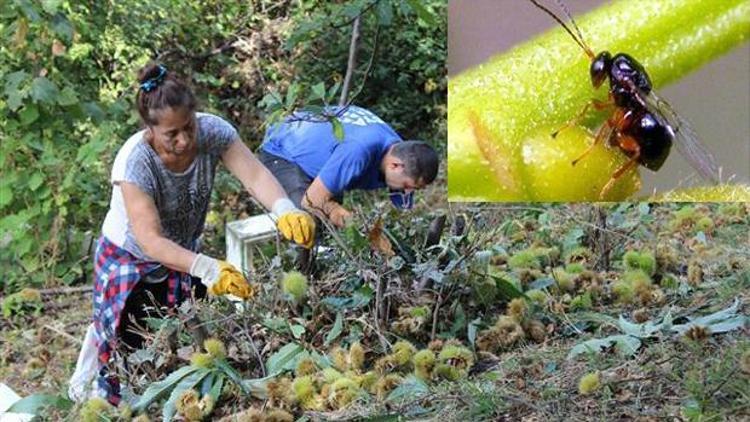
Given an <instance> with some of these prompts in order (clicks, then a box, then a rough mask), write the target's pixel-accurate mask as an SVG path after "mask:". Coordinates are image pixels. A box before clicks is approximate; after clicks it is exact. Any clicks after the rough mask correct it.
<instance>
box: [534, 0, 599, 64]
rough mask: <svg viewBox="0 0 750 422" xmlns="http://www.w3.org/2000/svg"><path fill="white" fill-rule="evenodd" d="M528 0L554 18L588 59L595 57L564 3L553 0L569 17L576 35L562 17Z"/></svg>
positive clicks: (535, 0) (536, 2)
mask: <svg viewBox="0 0 750 422" xmlns="http://www.w3.org/2000/svg"><path fill="white" fill-rule="evenodd" d="M529 1H530V2H532V3H533V4H534V6H536V7H537V8H539V9H541V10H542V11H543V12H544V13H546V14H548V15H550V16H551V17H552V19H554V20H555V21H556V22H557V23H559V24H560V25H561V26H562V27H563V29H565V31H566V32H567V33H568V34H570V36H571V37H572V38H573V40H574V41H575V42H576V44H578V45H579V46H580V47H581V48H582V49H583V51H584V52H585V53H586V55H587V56H589V58H590V59H592V60H593V59H594V57H596V55H595V54H594V52H593V51H592V50H591V48H589V46H588V45H587V44H586V42H585V41H584V40H583V35H582V34H581V30H580V28H578V25H576V22H575V20H573V17H572V16H571V15H570V12H568V9H567V8H566V7H565V5H564V4H563V3H562V2H561V1H560V0H555V1H556V3H557V4H558V6H560V8H561V9H562V10H563V12H564V13H565V15H566V16H567V17H568V19H570V22H571V23H572V24H573V27H574V28H575V29H576V32H577V33H578V36H576V34H574V33H573V31H571V30H570V28H568V25H566V24H565V22H563V20H562V19H560V18H559V17H558V16H557V15H555V14H554V13H553V12H552V11H551V10H549V9H548V8H547V7H545V6H543V5H541V4H539V2H538V1H537V0H529Z"/></svg>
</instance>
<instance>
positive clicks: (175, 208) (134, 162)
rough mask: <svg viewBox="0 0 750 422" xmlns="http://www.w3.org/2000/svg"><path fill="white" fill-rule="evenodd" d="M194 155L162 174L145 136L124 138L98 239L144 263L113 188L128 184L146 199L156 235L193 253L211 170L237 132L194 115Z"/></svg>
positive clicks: (210, 117)
mask: <svg viewBox="0 0 750 422" xmlns="http://www.w3.org/2000/svg"><path fill="white" fill-rule="evenodd" d="M196 119H197V126H198V134H197V143H198V152H197V154H196V157H195V159H194V160H193V163H192V164H191V165H190V166H189V167H188V169H187V170H185V171H184V172H182V173H176V172H173V171H171V170H169V169H167V168H166V167H165V166H164V164H163V163H162V161H161V158H159V155H158V154H157V153H156V151H154V150H153V148H151V146H150V145H149V144H148V142H146V140H145V138H144V134H145V130H143V131H140V132H138V133H136V134H135V135H133V136H132V137H130V139H128V140H127V141H126V142H125V145H123V146H122V148H120V151H119V152H118V153H117V157H116V158H115V162H114V165H113V166H112V177H111V179H110V181H111V183H112V185H113V188H112V199H111V201H110V206H109V211H108V212H107V216H106V217H105V219H104V224H103V225H102V233H103V235H104V236H106V237H107V238H109V240H111V241H112V242H113V243H115V244H116V245H118V246H120V247H122V248H124V249H126V250H127V251H129V252H130V253H132V254H133V255H135V256H136V257H138V258H141V259H149V257H147V256H146V255H145V254H144V253H143V251H142V250H141V248H140V247H139V246H138V243H137V242H136V240H135V236H134V235H133V231H132V227H131V225H130V222H129V221H128V218H127V213H126V210H125V203H124V201H123V198H122V191H121V190H120V186H119V185H118V182H128V183H132V184H134V185H136V186H138V188H140V189H141V190H142V191H143V192H145V193H146V194H147V195H149V196H150V197H151V198H152V199H153V200H154V204H155V205H156V209H157V211H158V213H159V219H160V220H161V229H162V234H163V235H164V236H165V237H166V238H168V239H170V240H172V241H174V242H176V243H177V244H179V245H180V246H182V247H184V248H187V249H190V250H192V251H196V249H197V242H198V238H199V237H200V235H201V233H202V232H203V225H204V223H205V220H206V213H207V212H208V206H209V203H210V200H211V188H212V187H213V181H214V176H215V174H216V165H217V164H218V163H219V161H220V160H221V154H222V153H223V152H224V151H226V149H227V148H228V147H229V145H230V144H231V143H232V142H235V141H237V140H238V139H239V135H238V134H237V130H236V129H235V128H234V127H233V126H232V125H231V124H230V123H228V122H227V121H226V120H224V119H222V118H221V117H218V116H215V115H212V114H207V113H196Z"/></svg>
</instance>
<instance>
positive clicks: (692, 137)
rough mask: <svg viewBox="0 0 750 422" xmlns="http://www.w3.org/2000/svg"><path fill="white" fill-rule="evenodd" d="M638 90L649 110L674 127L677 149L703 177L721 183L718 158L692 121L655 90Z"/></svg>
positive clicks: (638, 94) (641, 101)
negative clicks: (646, 92)
mask: <svg viewBox="0 0 750 422" xmlns="http://www.w3.org/2000/svg"><path fill="white" fill-rule="evenodd" d="M636 91H637V94H636V96H637V97H638V100H639V102H640V103H641V104H642V105H643V106H644V107H646V109H647V110H648V111H649V112H651V113H652V114H653V115H655V116H657V118H659V119H661V120H662V122H663V123H666V124H667V125H668V126H669V127H670V128H672V131H673V132H674V145H675V147H676V148H677V151H679V152H680V154H681V155H682V156H683V157H685V159H686V160H687V161H688V163H689V164H690V165H691V166H692V167H693V168H694V169H695V170H697V171H698V173H700V175H701V177H703V179H705V180H707V181H710V182H713V183H714V184H716V183H719V167H718V165H717V164H716V160H715V159H714V157H713V155H711V153H710V152H708V149H707V148H706V147H705V146H704V145H703V143H701V141H700V140H698V136H697V135H696V134H695V132H694V131H693V128H692V127H690V123H688V121H687V120H685V119H683V118H682V117H681V116H680V115H679V114H677V112H676V111H674V109H673V108H672V106H670V105H669V103H668V102H667V101H665V100H664V99H662V98H660V97H659V96H658V95H656V93H655V92H654V91H651V92H649V93H648V94H645V93H644V92H643V91H640V90H637V89H636Z"/></svg>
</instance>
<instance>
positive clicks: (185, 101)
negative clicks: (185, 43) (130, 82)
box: [135, 62, 198, 126]
mask: <svg viewBox="0 0 750 422" xmlns="http://www.w3.org/2000/svg"><path fill="white" fill-rule="evenodd" d="M138 83H139V88H138V94H136V97H135V102H136V104H137V105H138V114H140V115H141V119H142V120H143V122H144V123H146V124H147V125H149V126H153V125H157V124H159V122H158V121H157V120H156V117H155V116H154V114H153V111H156V110H161V109H164V108H168V107H171V108H184V109H186V110H188V111H190V112H192V111H195V109H196V107H197V106H198V104H197V101H196V99H195V95H193V90H192V89H190V87H189V86H187V85H186V84H184V83H183V82H182V81H181V80H179V79H177V77H176V76H175V75H174V73H172V72H170V71H168V70H167V69H166V68H165V67H164V66H163V65H161V64H159V63H153V62H152V63H149V64H147V65H146V66H143V68H141V70H140V71H139V72H138Z"/></svg>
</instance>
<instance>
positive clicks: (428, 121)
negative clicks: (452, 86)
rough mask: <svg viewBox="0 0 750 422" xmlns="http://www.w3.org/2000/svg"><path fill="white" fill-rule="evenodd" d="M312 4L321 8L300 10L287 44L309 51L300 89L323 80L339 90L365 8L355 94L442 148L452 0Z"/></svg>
mask: <svg viewBox="0 0 750 422" xmlns="http://www.w3.org/2000/svg"><path fill="white" fill-rule="evenodd" d="M311 3H314V4H316V6H318V7H315V8H314V9H313V8H309V9H310V10H305V8H302V9H300V10H299V12H300V13H299V14H298V15H295V20H296V22H298V25H297V26H296V28H295V30H294V31H293V32H292V34H291V35H290V37H289V38H288V42H287V48H292V47H293V48H294V49H295V50H296V49H302V50H304V51H306V52H307V54H304V55H301V56H300V57H298V60H297V62H296V66H297V69H298V73H297V78H296V79H295V81H294V82H295V83H297V84H299V86H300V90H301V91H305V90H308V92H309V90H310V89H311V87H313V86H315V85H316V84H321V83H324V84H325V86H327V87H329V88H327V90H328V91H327V92H328V93H329V94H330V91H331V90H333V88H336V89H338V86H339V85H338V83H339V82H341V81H342V80H343V77H344V74H345V71H346V63H347V59H348V54H349V43H350V37H351V25H350V22H352V21H353V19H354V18H355V17H356V16H357V15H359V14H361V15H362V17H361V24H360V33H361V35H360V49H359V60H358V66H357V70H356V72H355V73H354V76H353V83H352V92H351V94H350V99H352V97H353V101H354V103H355V104H358V105H363V106H365V107H368V108H370V109H372V110H373V111H374V112H375V113H376V114H378V115H379V116H380V117H382V118H383V119H384V120H385V121H386V122H388V123H390V124H391V125H392V126H393V127H394V129H395V130H396V131H397V132H398V133H399V134H401V135H402V136H404V137H405V138H407V139H423V140H425V141H428V142H431V143H432V144H433V145H435V146H436V147H442V139H445V131H446V127H445V118H446V89H447V79H446V69H445V60H446V57H447V56H446V52H447V32H446V28H447V2H446V1H445V0H429V1H421V2H418V1H405V0H377V1H376V0H354V1H350V2H344V3H334V2H311ZM376 34H377V39H376V37H375V35H376ZM374 50H376V51H375V55H374V56H373V52H374ZM371 57H372V64H371V65H370V59H371ZM322 75H325V76H324V78H321V76H322ZM321 79H322V81H321ZM363 80H364V85H363V84H362V81H363ZM290 89H292V88H291V86H290ZM323 91H324V89H323V88H322V87H321V88H319V92H321V93H322V92H323ZM333 91H334V92H335V90H333ZM314 96H315V95H314V94H312V95H311V97H314ZM333 98H334V97H331V98H330V99H333ZM329 101H330V100H329Z"/></svg>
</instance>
